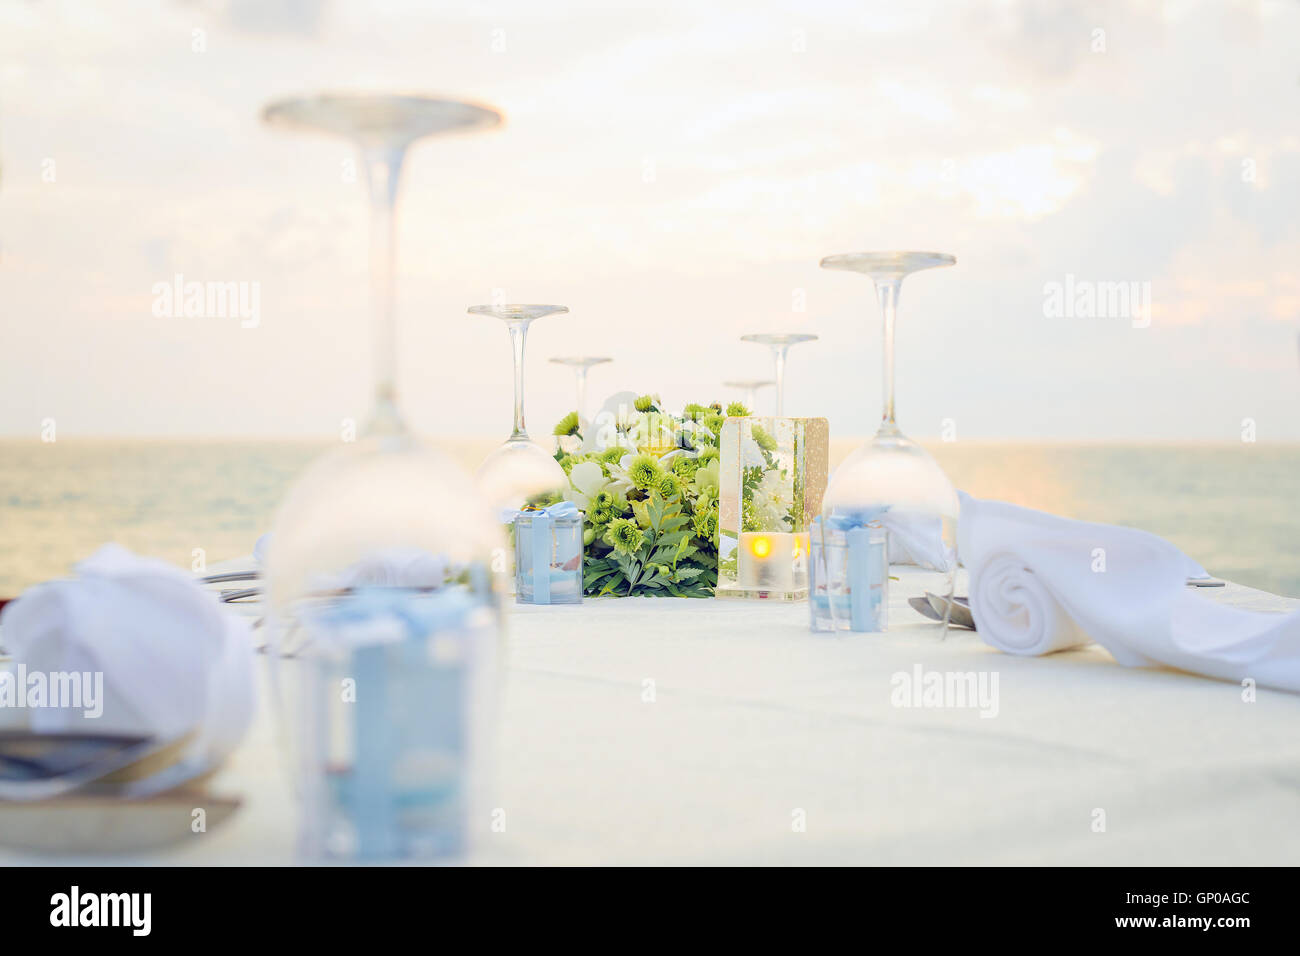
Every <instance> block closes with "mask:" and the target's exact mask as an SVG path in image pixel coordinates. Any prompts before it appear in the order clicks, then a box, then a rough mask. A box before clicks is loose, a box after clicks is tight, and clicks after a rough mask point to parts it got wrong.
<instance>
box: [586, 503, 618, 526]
mask: <svg viewBox="0 0 1300 956" xmlns="http://www.w3.org/2000/svg"><path fill="white" fill-rule="evenodd" d="M587 520H588V521H589V522H590V523H591V524H593V525H595V526H596V527H601V526H603V525H607V524H609V523H610V522H611V521H613V520H614V509H612V508H608V507H606V508H601V507H598V506H596V505H593V506H592V507H591V510H590V511H588V512H587Z"/></svg>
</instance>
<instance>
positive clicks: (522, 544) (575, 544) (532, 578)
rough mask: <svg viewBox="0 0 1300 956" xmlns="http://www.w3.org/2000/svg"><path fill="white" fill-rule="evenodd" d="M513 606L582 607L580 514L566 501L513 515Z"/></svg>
mask: <svg viewBox="0 0 1300 956" xmlns="http://www.w3.org/2000/svg"><path fill="white" fill-rule="evenodd" d="M514 531H515V602H516V603H518V604H581V603H582V512H581V511H579V510H578V508H577V506H576V505H574V504H573V503H572V502H570V501H562V502H560V503H559V504H554V505H551V506H550V507H549V508H540V509H526V510H524V511H520V512H518V513H517V514H516V515H515V520H514Z"/></svg>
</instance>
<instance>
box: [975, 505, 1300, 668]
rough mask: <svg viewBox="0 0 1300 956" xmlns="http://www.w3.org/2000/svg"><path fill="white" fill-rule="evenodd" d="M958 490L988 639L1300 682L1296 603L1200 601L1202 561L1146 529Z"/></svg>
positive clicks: (1134, 663) (1131, 662)
mask: <svg viewBox="0 0 1300 956" xmlns="http://www.w3.org/2000/svg"><path fill="white" fill-rule="evenodd" d="M960 497H961V520H960V522H959V524H958V531H957V538H958V548H957V550H958V554H959V555H960V557H961V560H962V563H963V564H965V565H966V568H967V569H968V570H969V572H970V604H971V613H972V614H973V615H974V617H975V624H976V626H977V628H978V631H979V634H980V636H981V637H982V638H983V639H984V641H985V642H987V643H988V644H991V645H992V646H993V647H996V648H998V649H999V650H1002V651H1006V652H1007V653H1009V654H1027V655H1036V654H1049V653H1051V652H1052V651H1059V650H1064V649H1066V648H1069V647H1077V646H1079V645H1080V644H1086V643H1088V641H1089V640H1094V641H1096V642H1097V643H1098V644H1100V645H1102V646H1103V647H1105V648H1106V650H1108V651H1110V653H1111V654H1112V655H1114V657H1115V659H1116V660H1117V661H1119V663H1121V664H1123V665H1125V666H1128V667H1142V666H1151V665H1165V666H1168V667H1175V668H1178V669H1180V670H1185V671H1191V672H1193V673H1197V674H1204V675H1205V676H1207V677H1217V678H1221V679H1225V680H1242V679H1245V678H1251V679H1253V680H1254V681H1255V682H1256V683H1257V684H1258V685H1260V686H1263V687H1277V688H1281V689H1284V690H1292V691H1300V612H1295V613H1292V614H1268V613H1264V612H1259V611H1247V610H1243V609H1241V608H1233V607H1227V606H1225V605H1221V604H1215V603H1214V602H1213V601H1210V600H1207V599H1206V598H1204V597H1202V596H1201V595H1200V594H1199V593H1197V590H1196V589H1195V588H1188V587H1187V579H1188V578H1189V577H1204V576H1205V569H1204V568H1202V567H1201V566H1200V565H1199V564H1197V563H1196V562H1195V561H1193V560H1192V559H1191V558H1189V557H1187V555H1185V554H1183V553H1182V552H1181V551H1179V550H1178V549H1177V548H1175V547H1174V546H1173V545H1172V544H1170V543H1169V542H1168V541H1165V540H1164V539H1163V538H1158V537H1156V536H1155V535H1153V534H1149V533H1148V532H1145V531H1138V530H1136V529H1133V528H1120V527H1116V526H1114V525H1104V524H1091V523H1088V522H1084V521H1073V520H1070V519H1068V518H1060V517H1057V516H1055V515H1050V514H1045V513H1043V512H1041V511H1031V510H1030V509H1028V508H1019V507H1016V506H1015V505H1009V504H1006V503H1004V502H1000V501H981V500H979V499H976V498H972V497H970V496H969V495H966V494H962V495H961V496H960Z"/></svg>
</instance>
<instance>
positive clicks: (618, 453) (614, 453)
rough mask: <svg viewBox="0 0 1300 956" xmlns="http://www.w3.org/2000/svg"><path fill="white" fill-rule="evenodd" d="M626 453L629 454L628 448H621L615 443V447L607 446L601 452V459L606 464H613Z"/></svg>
mask: <svg viewBox="0 0 1300 956" xmlns="http://www.w3.org/2000/svg"><path fill="white" fill-rule="evenodd" d="M626 454H627V449H626V448H620V447H618V446H617V445H615V446H614V447H613V448H606V449H605V450H604V451H602V452H601V453H600V460H601V462H603V463H604V464H606V465H612V464H613V463H614V462H616V461H618V460H619V459H620V458H622V457H623V456H624V455H626Z"/></svg>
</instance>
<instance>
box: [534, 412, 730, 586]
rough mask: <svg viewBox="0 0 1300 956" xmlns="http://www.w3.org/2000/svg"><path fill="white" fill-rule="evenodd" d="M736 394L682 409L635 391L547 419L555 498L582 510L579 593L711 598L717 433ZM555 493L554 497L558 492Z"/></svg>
mask: <svg viewBox="0 0 1300 956" xmlns="http://www.w3.org/2000/svg"><path fill="white" fill-rule="evenodd" d="M748 414H749V410H748V409H747V408H745V407H744V406H743V405H741V404H740V403H732V404H731V405H729V406H727V408H726V409H725V411H724V409H723V406H721V405H718V404H713V405H697V404H691V405H687V406H686V407H685V408H684V409H683V410H682V413H681V414H680V415H672V414H669V413H668V412H666V411H664V409H663V403H662V400H661V399H660V398H659V397H658V396H655V395H642V396H641V397H639V398H637V399H636V400H635V402H634V403H633V407H632V408H630V409H629V408H628V407H626V406H622V407H620V408H619V410H618V411H617V412H608V411H606V412H602V413H601V414H600V415H598V416H597V419H596V422H595V423H593V424H592V425H590V426H587V431H589V432H591V434H584V425H583V423H582V421H581V420H580V419H579V417H578V415H577V413H576V412H570V413H569V414H568V415H565V416H564V418H562V419H561V420H560V422H559V424H557V425H556V427H555V434H556V436H557V439H558V445H559V451H557V453H556V459H557V460H558V461H559V463H560V465H561V467H562V468H563V469H564V471H565V474H567V475H568V476H569V487H568V488H566V489H565V490H564V492H563V498H564V499H566V500H568V501H572V502H573V503H574V504H576V505H577V506H578V508H579V509H580V510H581V511H582V512H583V513H584V514H585V515H586V527H585V528H584V530H583V542H584V544H585V546H586V556H585V558H584V562H583V589H584V592H585V593H586V594H590V595H603V594H612V595H619V596H632V595H644V596H672V597H711V596H712V595H713V589H714V587H715V586H716V585H717V581H718V499H719V468H720V462H719V457H718V436H719V434H720V433H721V431H722V423H723V422H724V421H725V420H726V417H727V416H728V415H731V416H746V415H748ZM557 497H558V496H557Z"/></svg>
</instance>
